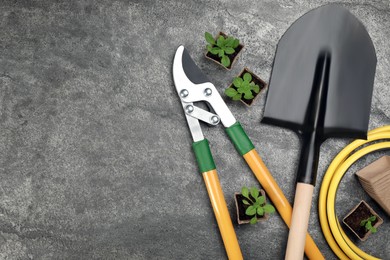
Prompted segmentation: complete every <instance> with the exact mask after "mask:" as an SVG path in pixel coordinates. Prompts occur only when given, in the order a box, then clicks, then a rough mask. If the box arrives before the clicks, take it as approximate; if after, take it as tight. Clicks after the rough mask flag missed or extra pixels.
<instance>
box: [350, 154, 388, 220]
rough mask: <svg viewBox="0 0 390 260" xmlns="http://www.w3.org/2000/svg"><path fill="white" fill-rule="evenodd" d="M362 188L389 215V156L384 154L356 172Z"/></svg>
mask: <svg viewBox="0 0 390 260" xmlns="http://www.w3.org/2000/svg"><path fill="white" fill-rule="evenodd" d="M356 175H357V177H358V178H359V181H360V184H361V185H362V186H363V189H364V190H365V191H366V192H367V193H368V195H370V197H371V198H373V199H374V200H375V201H376V202H377V203H378V204H379V205H380V206H381V207H382V208H383V209H384V210H385V211H386V213H387V215H389V216H390V189H389V186H390V156H388V155H385V156H382V157H381V158H379V159H378V160H376V161H374V162H373V163H370V164H369V165H367V166H366V167H364V168H363V169H361V170H360V171H358V172H357V173H356Z"/></svg>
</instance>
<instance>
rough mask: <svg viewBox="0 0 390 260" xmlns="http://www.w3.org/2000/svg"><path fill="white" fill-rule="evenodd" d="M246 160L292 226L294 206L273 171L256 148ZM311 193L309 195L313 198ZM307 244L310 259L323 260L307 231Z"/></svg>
mask: <svg viewBox="0 0 390 260" xmlns="http://www.w3.org/2000/svg"><path fill="white" fill-rule="evenodd" d="M243 157H244V159H245V161H246V162H247V164H248V165H249V167H250V168H251V170H252V172H253V173H254V174H255V176H256V178H257V180H258V181H259V182H260V184H261V186H262V187H263V189H264V190H265V191H266V193H267V196H268V197H269V198H270V200H271V201H272V202H273V204H274V206H275V207H276V209H277V210H278V212H279V214H280V216H281V217H282V219H283V220H284V222H285V223H286V224H287V226H288V227H290V224H291V215H292V211H293V210H292V207H291V205H290V203H289V202H288V200H287V198H286V197H285V196H284V194H283V191H282V190H281V189H280V188H279V186H278V184H277V183H276V181H275V179H274V178H273V177H272V175H271V173H270V172H269V170H268V169H267V166H265V164H264V162H263V160H261V158H260V156H259V154H258V153H257V152H256V150H255V149H252V150H251V151H249V152H247V153H246V154H244V155H243ZM311 197H312V196H311V195H310V196H309V198H310V200H311ZM305 234H306V245H305V253H306V256H307V257H308V258H309V259H312V260H322V259H325V257H324V256H323V255H322V253H321V251H320V250H319V249H318V247H317V245H316V244H315V243H314V240H313V239H312V238H311V236H310V235H309V234H308V233H306V232H305Z"/></svg>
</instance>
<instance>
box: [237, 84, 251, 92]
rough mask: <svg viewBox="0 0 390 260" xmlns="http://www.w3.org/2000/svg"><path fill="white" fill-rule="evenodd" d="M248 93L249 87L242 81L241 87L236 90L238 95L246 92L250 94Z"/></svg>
mask: <svg viewBox="0 0 390 260" xmlns="http://www.w3.org/2000/svg"><path fill="white" fill-rule="evenodd" d="M250 91H251V86H249V85H248V83H247V82H245V81H243V82H242V83H241V86H240V87H239V88H237V92H238V93H246V92H250Z"/></svg>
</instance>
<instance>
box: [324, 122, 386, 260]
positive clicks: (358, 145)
mask: <svg viewBox="0 0 390 260" xmlns="http://www.w3.org/2000/svg"><path fill="white" fill-rule="evenodd" d="M386 140H387V141H386ZM378 141H381V142H378ZM373 142H375V143H373ZM370 143H373V144H370ZM363 146H364V147H363ZM389 148H390V125H389V126H383V127H379V128H376V129H374V130H372V131H370V132H368V139H367V140H356V141H354V142H352V143H350V144H349V145H348V146H346V147H345V148H344V149H343V150H342V151H341V152H340V153H339V154H338V155H337V156H336V157H335V158H334V159H333V161H332V163H331V164H330V166H329V168H328V170H327V171H326V173H325V176H324V179H323V181H322V184H321V190H320V196H319V203H318V204H319V205H318V208H319V209H318V210H319V216H320V223H321V228H322V232H323V233H324V236H325V238H326V241H327V242H328V244H329V246H330V247H331V248H332V250H333V252H334V253H335V254H336V255H337V256H338V257H339V258H340V259H368V260H370V259H379V258H376V257H374V256H371V255H369V254H367V253H366V252H364V251H363V250H361V249H359V248H358V247H357V246H356V245H355V244H354V243H353V242H352V241H351V240H350V239H349V238H348V237H347V235H346V234H345V233H344V231H343V229H342V228H341V226H340V223H339V221H338V219H337V216H336V212H335V202H336V192H337V188H338V186H339V183H340V181H341V179H342V178H343V176H344V174H345V172H346V171H347V170H348V168H349V167H350V166H351V165H352V164H353V163H354V162H356V161H357V160H358V159H359V158H361V157H363V156H365V155H366V154H369V153H371V152H374V151H378V150H383V149H389ZM356 149H359V150H357V151H355V150H356Z"/></svg>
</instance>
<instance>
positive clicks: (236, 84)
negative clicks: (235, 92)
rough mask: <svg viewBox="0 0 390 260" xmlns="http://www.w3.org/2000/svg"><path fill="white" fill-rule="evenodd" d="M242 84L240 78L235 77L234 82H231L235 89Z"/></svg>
mask: <svg viewBox="0 0 390 260" xmlns="http://www.w3.org/2000/svg"><path fill="white" fill-rule="evenodd" d="M242 82H243V80H242V78H239V77H236V78H234V80H233V85H234V86H235V87H236V88H239V87H241V84H242Z"/></svg>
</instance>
